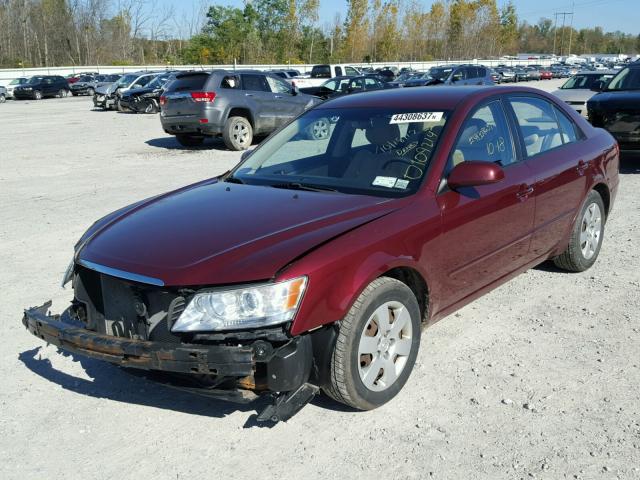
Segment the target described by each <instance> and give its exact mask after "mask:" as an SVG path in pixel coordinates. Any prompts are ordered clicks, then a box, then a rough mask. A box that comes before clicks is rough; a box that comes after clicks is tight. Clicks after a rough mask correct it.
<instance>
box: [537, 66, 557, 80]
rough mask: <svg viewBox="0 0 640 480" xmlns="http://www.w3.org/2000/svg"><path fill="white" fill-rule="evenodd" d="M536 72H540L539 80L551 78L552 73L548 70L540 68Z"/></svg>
mask: <svg viewBox="0 0 640 480" xmlns="http://www.w3.org/2000/svg"><path fill="white" fill-rule="evenodd" d="M538 71H539V72H540V80H551V79H552V78H553V72H552V71H551V70H549V69H548V68H541V69H539V70H538Z"/></svg>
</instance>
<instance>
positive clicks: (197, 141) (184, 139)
mask: <svg viewBox="0 0 640 480" xmlns="http://www.w3.org/2000/svg"><path fill="white" fill-rule="evenodd" d="M176 140H177V141H178V143H179V144H180V145H182V146H183V147H199V146H200V145H202V143H203V142H204V137H198V136H196V135H176Z"/></svg>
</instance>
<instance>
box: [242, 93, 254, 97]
mask: <svg viewBox="0 0 640 480" xmlns="http://www.w3.org/2000/svg"><path fill="white" fill-rule="evenodd" d="M244 96H245V97H253V93H245V94H244Z"/></svg>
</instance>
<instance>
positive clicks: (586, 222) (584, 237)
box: [580, 203, 602, 260]
mask: <svg viewBox="0 0 640 480" xmlns="http://www.w3.org/2000/svg"><path fill="white" fill-rule="evenodd" d="M601 232H602V212H601V211H600V206H599V205H598V204H597V203H592V204H590V205H589V206H588V207H587V208H586V209H585V211H584V215H583V216H582V222H581V223H580V250H581V251H582V256H583V257H584V258H585V259H586V260H589V259H591V257H593V256H594V255H595V253H596V251H597V250H598V245H599V244H600V234H601Z"/></svg>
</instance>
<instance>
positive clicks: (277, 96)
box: [274, 95, 282, 98]
mask: <svg viewBox="0 0 640 480" xmlns="http://www.w3.org/2000/svg"><path fill="white" fill-rule="evenodd" d="M274 98H282V95H275V96H274Z"/></svg>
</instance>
